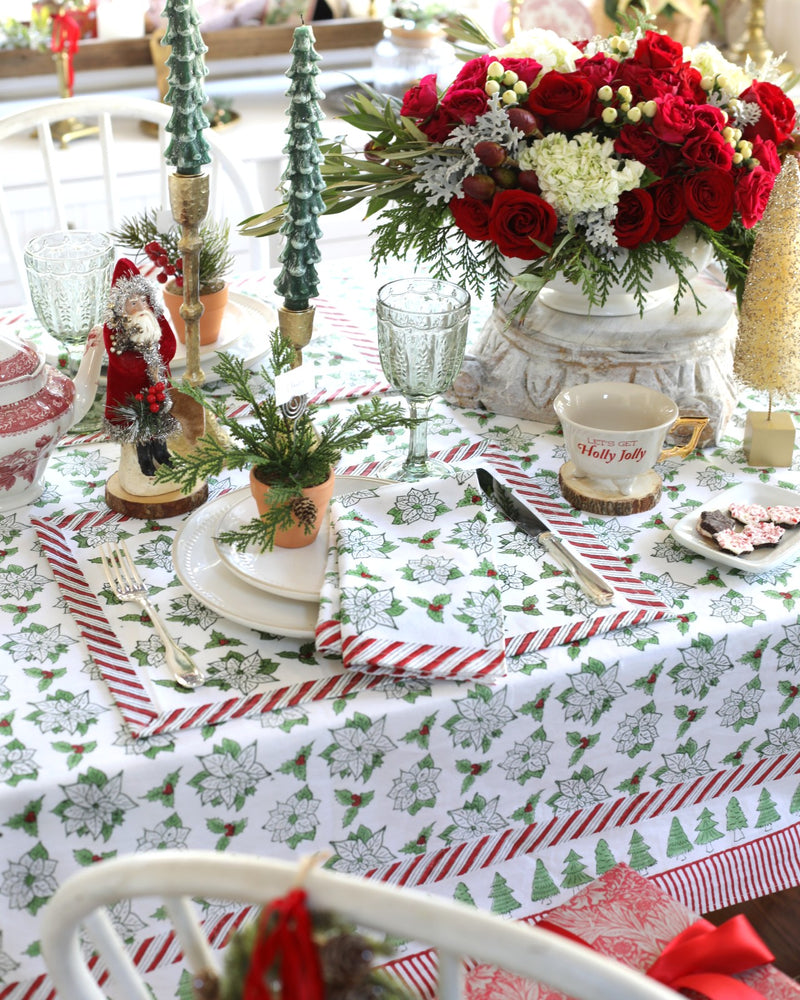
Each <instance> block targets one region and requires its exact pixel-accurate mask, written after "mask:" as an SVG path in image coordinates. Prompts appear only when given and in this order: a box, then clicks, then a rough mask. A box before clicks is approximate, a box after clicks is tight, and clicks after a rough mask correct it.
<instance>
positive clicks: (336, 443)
mask: <svg viewBox="0 0 800 1000" xmlns="http://www.w3.org/2000/svg"><path fill="white" fill-rule="evenodd" d="M270 352H271V359H270V364H271V370H270V369H268V368H267V367H262V368H260V369H259V370H258V371H254V370H252V369H249V368H247V367H246V365H245V363H244V361H243V360H242V358H239V357H236V356H235V355H231V354H227V353H225V352H224V351H223V352H221V353H220V354H219V359H218V362H217V364H216V365H215V366H214V368H213V371H214V373H215V374H216V376H217V377H218V378H219V379H220V380H222V381H223V382H225V383H226V384H227V385H229V386H230V387H231V391H230V394H229V395H230V397H232V398H233V399H234V400H236V401H238V402H240V403H245V404H247V406H248V410H249V412H248V415H247V417H245V418H242V419H239V418H237V417H232V416H230V415H229V413H228V410H227V405H226V402H224V401H222V400H217V399H211V398H209V397H207V396H206V395H205V394H204V393H203V392H202V391H201V390H200V389H199V388H196V387H194V386H191V385H189V384H188V383H186V382H184V383H183V384H182V385H181V390H182V391H183V392H185V393H186V394H187V395H189V396H191V397H192V398H193V399H195V400H197V402H198V403H200V404H201V405H202V406H203V407H204V408H205V409H206V410H208V411H209V412H210V413H211V414H213V416H214V418H215V419H216V422H217V424H218V426H219V427H220V428H221V429H222V430H223V431H225V432H227V434H228V436H229V438H230V440H229V441H225V440H222V436H221V435H218V434H217V435H212V434H208V433H206V434H204V435H203V436H202V437H201V438H200V439H199V440H198V441H197V444H196V446H195V448H194V449H193V450H192V451H191V452H189V453H188V454H185V455H180V454H176V455H174V456H173V457H172V464H171V465H170V467H169V469H168V472H169V476H166V475H164V474H162V473H161V471H160V470H158V471H157V473H156V479H157V480H167V479H169V480H170V481H173V482H177V483H178V485H179V488H180V489H181V490H182V491H183V492H185V493H189V492H191V490H193V489H194V487H195V486H196V484H197V483H198V482H200V481H202V480H204V479H209V478H211V477H213V476H218V475H219V474H220V473H221V472H222V470H223V469H226V468H227V469H248V468H250V469H253V470H254V474H255V477H256V478H257V479H258V480H259V482H262V483H265V484H267V485H269V486H270V492H269V501H268V504H269V506H268V508H267V510H266V512H265V513H264V514H262V515H261V516H260V517H256V518H253V519H252V520H251V521H248V522H247V523H245V524H243V525H241V526H240V527H239V528H238V529H235V530H230V531H225V532H223V533H221V534H220V536H219V538H220V541H222V542H224V543H225V544H228V545H233V546H234V547H235V548H237V549H240V550H242V549H245V548H247V546H248V545H251V544H252V545H255V546H258V548H259V549H260V550H261V551H264V550H265V549H269V550H271V549H272V548H273V546H274V545H275V536H276V533H277V532H278V531H281V530H284V529H288V528H290V527H292V525H293V524H294V523H295V522H296V521H299V522H300V523H301V524H302V525H303V526H304V528H305V530H306V532H307V533H308V534H310V533H311V530H312V527H311V525H312V523H313V522H314V521H315V520H316V514H317V511H316V509H314V510H313V511H311V510H309V509H308V505H309V500H308V498H307V497H305V496H304V495H303V489H304V488H307V487H310V486H316V485H318V484H320V483H324V482H325V481H326V480H327V479H328V477H329V476H330V474H331V470H332V469H333V468H334V467H335V466H336V465H337V463H338V462H339V460H340V459H341V457H342V454H343V453H345V452H349V451H355V450H356V449H358V448H361V447H363V446H364V445H365V444H366V443H367V441H368V440H369V439H370V437H371V436H372V435H373V434H376V433H387V432H389V431H392V430H396V429H398V428H402V427H409V426H410V425H411V423H412V421H411V419H410V418H409V417H408V416H407V415H406V413H405V411H404V408H403V406H402V404H400V403H395V404H387V403H386V402H384V401H383V400H380V399H377V398H375V397H373V398H372V399H370V400H369V402H366V403H360V404H359V405H358V406H356V407H355V409H354V410H352V411H351V412H350V413H349V414H347V415H342V414H334V415H333V416H331V417H329V418H328V419H327V420H325V421H324V422H323V423H322V424H320V425H319V426H317V425H316V424H315V423H314V421H313V416H314V413H315V407H313V406H309V407H307V408H306V409H305V410H304V411H303V412H301V413H300V414H299V416H293V415H291V414H290V413H288V412H287V411H288V409H289V408H288V407H282V406H280V405H278V404H277V403H276V401H275V395H274V387H275V377H276V376H277V375H279V374H281V373H282V372H287V371H289V369H290V368H291V367H292V360H293V358H294V347H293V346H292V345H291V344H290V343H289V341H288V340H286V339H285V338H283V337H282V336H281V334H280V332H279V331H277V330H276V331H274V332H273V334H272V336H271V338H270ZM260 382H263V383H264V386H265V389H264V390H263V394H262V390H261V389H260V388H258V383H260ZM227 403H228V404H229V403H230V398H229V399H228V400H227ZM312 503H313V501H312Z"/></svg>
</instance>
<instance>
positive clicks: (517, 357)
mask: <svg viewBox="0 0 800 1000" xmlns="http://www.w3.org/2000/svg"><path fill="white" fill-rule="evenodd" d="M695 288H696V290H697V293H698V296H699V298H700V300H701V301H702V302H703V304H704V306H705V309H704V310H703V311H702V312H701V313H699V314H698V312H697V309H696V306H695V304H694V302H693V301H692V300H691V299H690V298H689V297H687V298H684V300H683V301H682V303H681V305H680V308H679V309H678V312H677V314H676V313H674V312H673V306H672V303H671V302H668V303H665V304H663V305H658V306H656V307H654V308H653V309H649V310H648V311H647V312H645V314H644V316H643V317H642V318H640V317H639V316H638V315H634V316H591V315H589V316H576V315H572V314H569V313H563V312H557V311H556V310H555V309H551V308H550V307H548V306H546V305H543V304H542V303H541V302H538V301H537V302H535V303H534V304H533V306H532V307H531V309H530V310H529V312H528V313H527V315H526V316H525V317H524V318H523V319H522V320H519V319H518V318H517V319H515V318H512V316H511V312H512V311H513V305H514V299H513V292H512V293H511V297H510V298H509V297H507V298H506V299H504V300H501V301H500V302H499V303H498V305H497V306H496V307H495V309H494V312H493V313H492V315H491V316H490V318H489V320H488V321H487V323H486V325H485V326H484V328H483V330H482V331H481V334H480V335H479V337H478V340H477V342H476V343H475V345H474V348H473V351H472V353H470V354H468V355H467V356H466V358H465V360H464V365H463V367H462V370H461V372H460V373H459V375H458V376H456V380H455V382H454V383H453V388H452V389H451V390H450V393H449V394H448V398H449V399H451V400H452V401H454V402H456V403H457V404H458V405H460V406H464V407H468V408H476V407H483V408H485V409H487V410H492V411H494V412H495V413H501V414H505V415H508V416H515V417H520V418H522V419H528V420H539V421H543V422H545V423H551V424H552V423H555V422H556V416H555V412H554V410H553V406H552V404H553V400H554V399H555V397H556V396H557V395H558V393H559V392H560V391H561V389H563V388H565V387H566V386H570V385H578V384H580V383H581V382H597V381H611V382H638V383H640V384H642V385H649V386H651V387H653V388H654V389H658V390H659V391H660V392H663V393H666V394H667V395H668V396H670V397H671V398H672V399H674V400H675V402H676V403H677V404H678V406H679V407H680V409H681V412H682V413H683V412H688V411H694V412H698V413H700V414H702V415H706V416H708V417H709V425H708V429H707V431H706V432H705V435H704V438H703V439H702V440H701V444H705V443H707V442H708V441H710V440H714V441H718V440H719V437H720V435H721V434H722V431H723V429H724V427H725V425H726V424H727V422H728V420H729V419H730V417H731V414H732V413H733V410H734V407H735V405H736V389H735V385H734V382H733V352H734V346H735V343H736V334H737V327H738V318H737V315H736V311H735V308H734V304H733V301H732V300H731V298H730V296H729V295H728V293H727V292H725V290H724V289H722V288H721V287H720V286H719V285H717V284H716V283H715V282H713V281H711V280H710V279H708V278H703V277H700V278H697V279H695Z"/></svg>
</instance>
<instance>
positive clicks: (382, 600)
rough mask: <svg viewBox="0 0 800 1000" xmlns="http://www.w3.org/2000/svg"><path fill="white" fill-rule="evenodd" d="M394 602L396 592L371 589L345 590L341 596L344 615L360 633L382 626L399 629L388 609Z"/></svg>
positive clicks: (390, 589)
mask: <svg viewBox="0 0 800 1000" xmlns="http://www.w3.org/2000/svg"><path fill="white" fill-rule="evenodd" d="M393 601H394V591H393V590H392V588H391V587H390V588H389V589H388V590H382V591H381V590H378V591H374V590H373V589H372V588H371V587H356V588H355V589H353V590H343V591H342V594H341V605H342V614H343V615H346V616H347V618H348V619H349V621H350V622H351V623H352V625H353V626H354V628H355V629H356V630H357V631H358V632H363V631H364V630H365V629H368V628H374V627H375V626H377V625H381V626H383V627H384V628H397V626H396V625H395V623H394V618H393V617H392V616H391V615H390V614H389V611H388V609H389V608H390V607H391V606H392V603H393Z"/></svg>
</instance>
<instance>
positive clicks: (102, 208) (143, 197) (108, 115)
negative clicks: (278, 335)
mask: <svg viewBox="0 0 800 1000" xmlns="http://www.w3.org/2000/svg"><path fill="white" fill-rule="evenodd" d="M171 114H172V108H171V107H170V106H169V105H166V104H162V103H160V102H159V101H151V100H147V99H144V98H138V97H127V96H120V95H96V96H90V97H71V98H64V99H59V100H53V101H48V102H44V103H41V104H37V105H36V106H34V107H31V108H27V109H25V110H24V111H19V112H17V113H15V114H11V115H8V116H7V117H5V118H2V119H0V241H1V240H2V238H3V237H4V240H5V244H6V247H3V245H2V242H0V260H2V258H3V256H4V252H3V251H4V250H5V252H6V253H7V255H8V258H9V260H10V264H11V268H12V270H13V271H14V272H15V273H16V277H17V279H18V281H19V284H20V286H21V288H22V289H23V290H25V289H26V288H27V282H26V278H25V267H24V264H23V258H22V254H23V247H24V244H25V243H26V242H27V240H28V239H29V238H30V237H31V236H34V235H37V234H38V233H41V232H45V231H50V230H62V229H68V228H77V229H85V228H91V229H94V230H99V231H108V230H110V229H115V228H116V227H117V226H118V224H119V223H120V222H121V221H122V218H124V217H126V216H132V215H136V214H139V212H141V210H143V209H144V208H165V209H168V208H169V195H168V190H167V175H168V173H169V172H171V171H172V170H173V169H174V168H173V167H172V166H170V165H168V164H167V162H166V160H165V159H164V151H165V150H166V148H167V145H168V143H169V141H170V139H171V134H170V133H169V132H167V131H165V126H166V124H167V122H168V121H169V119H170V116H171ZM71 117H74V118H76V119H78V120H79V121H81V122H84V123H85V124H87V125H92V124H96V125H97V126H98V128H99V132H98V134H97V135H96V136H90V137H88V138H82V139H78V140H75V141H74V142H73V143H72V144H70V146H69V147H68V148H66V149H61V148H59V147H58V145H57V143H56V141H55V140H54V138H53V134H52V130H51V125H53V124H54V123H55V122H59V121H63V120H64V119H69V118H71ZM139 122H145V123H148V124H149V125H150V126H151V127H152V129H153V131H155V132H156V137H154V136H152V135H151V136H146V135H144V134H143V132H142V130H141V129H140V128H139V125H138V123H139ZM34 134H35V135H36V136H37V137H38V143H39V152H40V157H41V173H42V178H41V181H42V183H41V187H42V188H44V189H46V196H45V198H44V202H42V200H41V199H39V200H37V201H36V204H35V205H34V206H33V207H32V208H30V209H29V210H28V213H27V215H28V219H27V220H26V213H25V212H24V211H22V206H20V204H19V195H18V194H14V193H13V192H12V191H11V188H12V184H13V185H16V188H15V190H17V189H18V188H19V182H20V177H19V171H20V164H21V163H22V162H24V159H25V158H24V157H23V156H22V155H21V153H20V144H19V139H20V137H22V138H24V139H30V141H31V142H32V141H33V139H32V136H33V135H34ZM203 137H204V138H205V139H206V141H207V142H208V145H209V150H210V155H211V163H210V164H209V165H208V166H207V167H205V168H204V169H205V170H207V171H208V172H209V180H210V196H211V200H210V208H209V217H214V218H217V219H222V218H228V219H229V220H230V221H231V223H232V232H233V233H234V234H235V232H236V225H237V223H238V222H240V221H241V220H242V219H245V218H247V217H249V216H250V215H253V214H255V213H257V212H259V211H260V210H261V208H262V207H263V206H262V205H261V204H260V201H259V195H258V192H257V189H256V185H255V181H254V180H253V179H251V178H250V176H249V175H248V173H247V168H246V165H245V164H243V163H242V162H241V161H239V160H238V159H237V158H236V157H234V156H231V155H230V154H229V153H228V152H227V151H226V138H225V134H224V133H222V134H217V133H216V132H214V131H213V130H212V129H210V128H208V129H205V130H204V132H203ZM7 140H12V141H13V142H15V143H16V145H12V144H10V143H7ZM87 158H91V165H92V170H91V172H89V171H88V170H87V168H86V161H87ZM79 164H82V165H83V166H82V167H81V166H79ZM37 173H38V169H37ZM76 173H77V174H78V176H76ZM24 180H26V181H27V178H24ZM86 180H88V181H89V182H90V183H89V187H88V190H87V184H86V183H85V181H86ZM82 181H84V183H83V184H82V183H81V182H82ZM37 192H38V185H37ZM89 202H90V203H91V204H90V205H89V204H88V203H89ZM89 213H90V214H89ZM76 219H78V220H79V221H78V222H77V223H76V221H75V220H76ZM87 219H88V223H87V221H86V220H87ZM240 241H241V243H240V245H241V246H242V247H246V250H245V251H243V255H245V256H246V259H247V265H248V267H251V268H253V269H255V268H258V267H260V266H261V261H262V241H261V240H258V239H253V238H252V237H248V238H244V237H241V238H240ZM24 300H25V294H24V293H23V295H22V296H20V297H19V299H18V301H19V302H23V301H24Z"/></svg>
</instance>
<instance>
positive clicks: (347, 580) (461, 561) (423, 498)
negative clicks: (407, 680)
mask: <svg viewBox="0 0 800 1000" xmlns="http://www.w3.org/2000/svg"><path fill="white" fill-rule="evenodd" d="M484 500H485V498H484V495H483V492H482V490H481V489H480V487H479V486H478V481H477V477H476V476H475V474H474V473H473V472H468V473H461V474H460V475H458V476H456V477H454V478H452V479H426V480H422V481H421V482H418V483H393V484H391V485H389V486H383V487H376V488H375V489H374V490H363V491H360V492H358V493H351V494H347V495H345V496H341V497H336V498H334V500H333V501H332V503H331V515H330V539H329V552H328V562H327V566H326V572H325V580H324V583H323V586H322V591H321V594H320V614H319V619H318V623H317V629H316V644H317V649H318V650H319V651H320V652H321V653H323V654H336V655H340V656H341V657H342V659H343V661H344V665H345V666H346V667H349V668H353V669H356V670H361V671H365V672H370V673H385V674H391V675H404V674H415V675H418V676H424V677H446V678H453V679H459V680H460V679H465V680H466V679H471V678H478V677H483V678H489V677H493V676H504V675H505V672H506V667H505V640H504V619H503V607H502V597H501V594H500V590H499V588H498V586H497V583H496V578H497V569H496V567H495V564H494V560H493V553H494V541H493V539H492V536H491V531H490V526H489V522H490V521H491V520H493V517H494V515H493V514H487V511H486V508H485V506H484Z"/></svg>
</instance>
